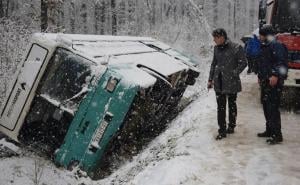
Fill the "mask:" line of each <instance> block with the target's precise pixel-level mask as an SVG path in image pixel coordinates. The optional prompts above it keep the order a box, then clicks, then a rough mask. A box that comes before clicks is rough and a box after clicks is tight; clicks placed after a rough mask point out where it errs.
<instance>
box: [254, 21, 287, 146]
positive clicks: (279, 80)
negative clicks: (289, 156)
mask: <svg viewBox="0 0 300 185" xmlns="http://www.w3.org/2000/svg"><path fill="white" fill-rule="evenodd" d="M274 34H275V31H274V29H273V27H272V26H271V25H264V26H262V27H261V28H260V30H259V37H260V40H261V56H260V59H259V62H258V79H259V82H260V86H261V101H262V104H263V110H264V115H265V119H266V130H265V132H263V133H258V134H257V136H258V137H271V138H270V139H268V140H267V142H268V143H269V144H277V143H280V142H282V141H283V138H282V133H281V118H280V111H279V105H280V98H281V94H282V88H283V83H284V79H285V78H286V77H287V69H288V67H287V59H288V58H287V57H288V56H287V55H288V52H287V49H286V47H285V46H284V45H283V44H281V43H279V42H278V41H276V39H275V37H274Z"/></svg>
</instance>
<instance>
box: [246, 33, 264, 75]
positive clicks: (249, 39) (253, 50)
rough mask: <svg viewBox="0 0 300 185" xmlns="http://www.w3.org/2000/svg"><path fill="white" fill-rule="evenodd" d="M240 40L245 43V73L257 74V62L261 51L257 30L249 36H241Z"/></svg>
mask: <svg viewBox="0 0 300 185" xmlns="http://www.w3.org/2000/svg"><path fill="white" fill-rule="evenodd" d="M256 32H257V33H256ZM242 41H243V42H244V43H245V47H244V48H245V53H246V57H247V61H248V70H247V74H251V73H254V74H257V65H258V64H257V63H258V59H259V56H260V52H261V43H260V40H259V39H258V30H257V31H254V32H253V34H252V35H251V36H245V37H243V38H242Z"/></svg>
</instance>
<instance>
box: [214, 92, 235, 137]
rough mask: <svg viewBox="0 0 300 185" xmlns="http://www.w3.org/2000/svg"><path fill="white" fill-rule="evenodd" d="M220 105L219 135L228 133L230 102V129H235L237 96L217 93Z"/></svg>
mask: <svg viewBox="0 0 300 185" xmlns="http://www.w3.org/2000/svg"><path fill="white" fill-rule="evenodd" d="M216 97H217V104H218V124H219V133H223V134H225V133H226V102H227V100H228V107H229V125H228V126H229V127H231V128H235V126H236V117H237V106H236V98H237V94H222V93H216Z"/></svg>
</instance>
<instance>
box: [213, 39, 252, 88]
mask: <svg viewBox="0 0 300 185" xmlns="http://www.w3.org/2000/svg"><path fill="white" fill-rule="evenodd" d="M246 66H247V59H246V57H245V53H244V50H243V48H242V46H240V45H238V44H236V43H233V42H231V41H226V43H225V44H224V45H222V46H215V48H214V57H213V61H212V64H211V68H210V73H209V81H213V83H214V89H215V91H216V92H217V93H223V94H235V93H238V92H240V91H242V85H241V80H240V76H239V75H240V73H241V72H242V71H243V70H244V69H245V67H246Z"/></svg>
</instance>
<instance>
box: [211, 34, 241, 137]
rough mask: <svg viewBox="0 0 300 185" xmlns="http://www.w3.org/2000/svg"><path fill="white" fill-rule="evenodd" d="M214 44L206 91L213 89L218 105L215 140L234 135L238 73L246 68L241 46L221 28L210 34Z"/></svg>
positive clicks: (238, 83)
mask: <svg viewBox="0 0 300 185" xmlns="http://www.w3.org/2000/svg"><path fill="white" fill-rule="evenodd" d="M212 36H213V38H214V41H215V43H216V46H215V48H214V57H213V61H212V64H211V68H210V73H209V79H208V84H207V87H208V89H210V88H212V87H214V89H215V92H216V98H217V104H218V125H219V134H218V136H217V137H216V139H217V140H220V139H223V138H225V137H226V134H232V133H234V128H235V126H236V117H237V105H236V99H237V93H238V92H240V91H241V90H242V85H241V80H240V77H239V75H240V73H241V72H242V71H243V70H244V69H245V68H246V66H247V59H246V57H245V54H244V51H243V48H242V46H240V45H238V44H236V43H233V42H231V41H230V40H229V39H228V38H227V33H226V31H225V30H224V29H223V28H219V29H216V30H214V31H213V32H212ZM227 101H228V105H229V125H228V128H226V102H227Z"/></svg>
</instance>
